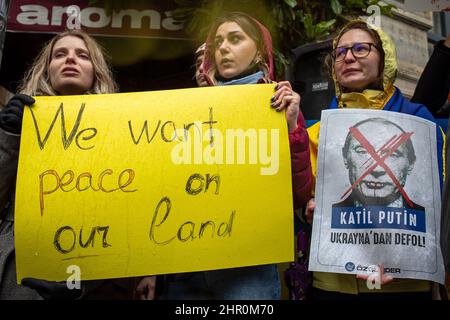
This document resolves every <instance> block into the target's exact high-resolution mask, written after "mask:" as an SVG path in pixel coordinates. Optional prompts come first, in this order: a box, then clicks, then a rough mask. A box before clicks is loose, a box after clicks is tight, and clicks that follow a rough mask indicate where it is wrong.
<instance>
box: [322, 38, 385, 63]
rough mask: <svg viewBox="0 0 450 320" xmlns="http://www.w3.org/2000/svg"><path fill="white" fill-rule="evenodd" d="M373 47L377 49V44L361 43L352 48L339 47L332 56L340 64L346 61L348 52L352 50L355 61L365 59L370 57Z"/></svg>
mask: <svg viewBox="0 0 450 320" xmlns="http://www.w3.org/2000/svg"><path fill="white" fill-rule="evenodd" d="M372 47H375V48H376V46H375V44H373V43H370V42H360V43H355V44H353V45H352V46H351V47H337V48H336V49H334V50H333V52H332V54H331V55H332V56H333V59H334V62H339V61H342V60H344V59H345V57H346V56H347V51H348V50H349V49H350V50H351V52H352V54H353V57H354V58H355V59H358V58H364V57H367V56H368V55H369V53H370V49H371V48H372Z"/></svg>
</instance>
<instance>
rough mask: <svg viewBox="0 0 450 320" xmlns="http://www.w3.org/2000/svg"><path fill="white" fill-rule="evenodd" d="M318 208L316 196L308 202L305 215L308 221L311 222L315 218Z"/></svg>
mask: <svg viewBox="0 0 450 320" xmlns="http://www.w3.org/2000/svg"><path fill="white" fill-rule="evenodd" d="M315 209H316V201H315V200H314V198H312V199H310V200H309V201H308V203H307V204H306V211H305V217H306V221H307V222H308V223H309V224H311V223H312V222H313V218H314V210H315Z"/></svg>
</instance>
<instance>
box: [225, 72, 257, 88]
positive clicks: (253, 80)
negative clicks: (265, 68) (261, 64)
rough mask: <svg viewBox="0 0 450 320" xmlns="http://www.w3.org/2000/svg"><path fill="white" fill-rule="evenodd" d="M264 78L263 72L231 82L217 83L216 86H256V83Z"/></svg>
mask: <svg viewBox="0 0 450 320" xmlns="http://www.w3.org/2000/svg"><path fill="white" fill-rule="evenodd" d="M262 78H264V72H262V71H258V72H256V73H253V74H251V75H248V76H246V77H243V78H239V79H234V80H231V81H223V82H222V81H217V85H219V86H232V85H236V84H256V83H258V80H259V79H262Z"/></svg>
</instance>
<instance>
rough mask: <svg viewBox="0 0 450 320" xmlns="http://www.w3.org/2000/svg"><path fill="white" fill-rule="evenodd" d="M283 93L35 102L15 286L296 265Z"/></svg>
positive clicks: (21, 178) (26, 139)
mask: <svg viewBox="0 0 450 320" xmlns="http://www.w3.org/2000/svg"><path fill="white" fill-rule="evenodd" d="M273 88H274V85H258V86H254V85H247V86H230V87H217V88H216V87H214V88H196V89H186V90H171V91H160V92H143V93H127V94H111V95H85V96H60V97H37V98H36V104H35V105H33V106H32V107H31V108H26V110H25V114H24V124H23V130H22V138H21V139H22V140H21V146H20V157H19V169H18V178H17V190H16V199H17V201H16V208H15V236H16V261H17V279H18V281H19V282H20V280H21V279H22V278H23V277H33V278H40V279H47V280H55V281H56V280H64V279H66V278H67V273H66V270H67V268H68V267H69V266H71V265H76V266H79V267H80V269H81V279H82V280H90V279H103V278H117V277H129V276H139V275H151V274H164V273H174V272H189V271H200V270H210V269H221V268H232V267H239V266H249V265H257V264H269V263H275V262H282V261H290V260H292V259H293V232H292V230H293V225H292V224H293V221H292V212H293V209H292V190H291V167H290V152H289V145H288V136H287V127H286V120H285V117H284V115H283V114H282V113H277V112H274V111H273V110H270V106H269V103H270V97H271V96H272V95H273V90H274V89H273Z"/></svg>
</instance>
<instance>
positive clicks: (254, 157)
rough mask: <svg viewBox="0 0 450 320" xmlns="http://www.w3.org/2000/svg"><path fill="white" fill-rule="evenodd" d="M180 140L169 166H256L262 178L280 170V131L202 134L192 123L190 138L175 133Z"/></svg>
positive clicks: (182, 130) (212, 131)
mask: <svg viewBox="0 0 450 320" xmlns="http://www.w3.org/2000/svg"><path fill="white" fill-rule="evenodd" d="M174 135H176V136H177V137H182V136H184V137H185V139H179V141H178V143H177V144H176V145H175V146H174V147H173V149H172V152H171V159H172V162H173V163H174V164H176V165H178V164H208V165H215V164H227V165H236V164H238V165H241V164H248V165H259V166H260V173H261V175H275V174H277V173H278V170H279V160H280V159H279V158H280V146H279V141H280V134H279V129H247V130H243V129H226V130H225V133H222V131H220V130H218V129H213V128H211V129H209V130H207V131H205V132H203V130H202V123H201V122H194V126H193V134H192V135H189V133H187V132H186V130H184V129H177V130H176V131H175V132H174Z"/></svg>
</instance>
